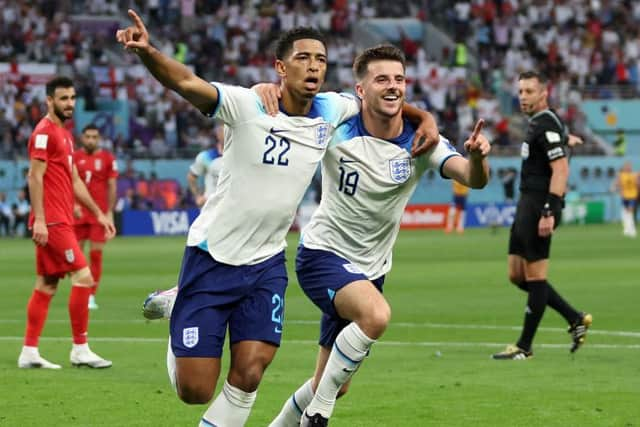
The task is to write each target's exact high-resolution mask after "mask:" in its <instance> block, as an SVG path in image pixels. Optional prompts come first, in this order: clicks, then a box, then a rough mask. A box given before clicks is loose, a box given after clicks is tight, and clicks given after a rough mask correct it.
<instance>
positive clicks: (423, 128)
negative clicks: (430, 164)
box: [402, 102, 440, 157]
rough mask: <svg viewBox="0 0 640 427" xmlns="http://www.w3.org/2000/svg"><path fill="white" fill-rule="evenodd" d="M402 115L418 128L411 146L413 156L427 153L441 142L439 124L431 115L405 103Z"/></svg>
mask: <svg viewBox="0 0 640 427" xmlns="http://www.w3.org/2000/svg"><path fill="white" fill-rule="evenodd" d="M402 115H403V116H405V117H406V118H407V119H409V121H410V122H411V123H413V124H415V125H416V126H417V129H416V136H415V138H414V139H413V144H412V145H411V155H412V156H414V157H416V156H419V155H421V154H424V153H426V152H427V151H429V150H430V149H431V148H432V147H433V146H434V145H436V144H437V143H438V142H439V141H440V132H439V131H438V124H437V123H436V120H435V119H434V118H433V115H431V113H429V112H428V111H424V110H421V109H419V108H417V107H414V106H413V105H410V104H407V103H406V102H405V103H404V105H403V106H402Z"/></svg>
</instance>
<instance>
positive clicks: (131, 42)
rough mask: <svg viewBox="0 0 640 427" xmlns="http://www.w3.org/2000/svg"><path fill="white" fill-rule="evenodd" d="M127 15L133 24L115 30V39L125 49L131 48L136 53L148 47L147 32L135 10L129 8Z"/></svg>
mask: <svg viewBox="0 0 640 427" xmlns="http://www.w3.org/2000/svg"><path fill="white" fill-rule="evenodd" d="M127 13H128V14H129V17H130V18H131V20H132V21H133V25H132V26H129V27H127V28H125V29H123V30H118V31H116V40H117V41H118V43H122V45H123V46H124V47H125V49H127V50H133V51H134V52H136V53H139V52H141V51H146V50H148V49H149V48H150V44H149V32H148V31H147V28H146V27H145V26H144V22H142V19H141V18H140V16H138V14H137V13H136V12H134V11H133V10H132V9H129V10H128V12H127Z"/></svg>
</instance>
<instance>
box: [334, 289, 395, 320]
mask: <svg viewBox="0 0 640 427" xmlns="http://www.w3.org/2000/svg"><path fill="white" fill-rule="evenodd" d="M333 303H334V305H335V307H336V311H337V313H338V315H339V316H340V317H342V318H343V319H348V320H352V321H357V320H360V319H363V318H368V317H378V316H380V317H385V318H388V317H390V316H391V308H390V307H389V304H388V303H387V300H386V299H385V298H384V296H383V295H382V293H381V292H380V291H379V290H378V289H377V288H376V287H375V285H374V284H373V283H372V282H371V281H369V280H357V281H355V282H351V283H349V284H348V285H346V286H344V287H342V288H341V289H340V290H338V291H337V292H336V295H335V298H334V300H333Z"/></svg>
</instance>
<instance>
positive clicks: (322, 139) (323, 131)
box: [316, 123, 329, 147]
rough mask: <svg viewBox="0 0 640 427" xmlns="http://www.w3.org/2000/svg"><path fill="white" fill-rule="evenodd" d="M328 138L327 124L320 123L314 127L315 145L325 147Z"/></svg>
mask: <svg viewBox="0 0 640 427" xmlns="http://www.w3.org/2000/svg"><path fill="white" fill-rule="evenodd" d="M328 137H329V124H328V123H322V124H319V125H318V126H316V144H318V145H319V146H321V147H324V146H325V145H327V139H328Z"/></svg>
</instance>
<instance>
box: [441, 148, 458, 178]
mask: <svg viewBox="0 0 640 427" xmlns="http://www.w3.org/2000/svg"><path fill="white" fill-rule="evenodd" d="M458 156H460V153H457V152H456V153H451V154H449V155H448V156H447V157H445V158H444V159H442V162H440V167H439V168H438V170H439V172H440V176H441V177H442V178H444V179H451V178H449V177H448V176H446V175H445V174H444V164H445V163H446V161H447V160H449V159H450V158H452V157H458Z"/></svg>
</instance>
